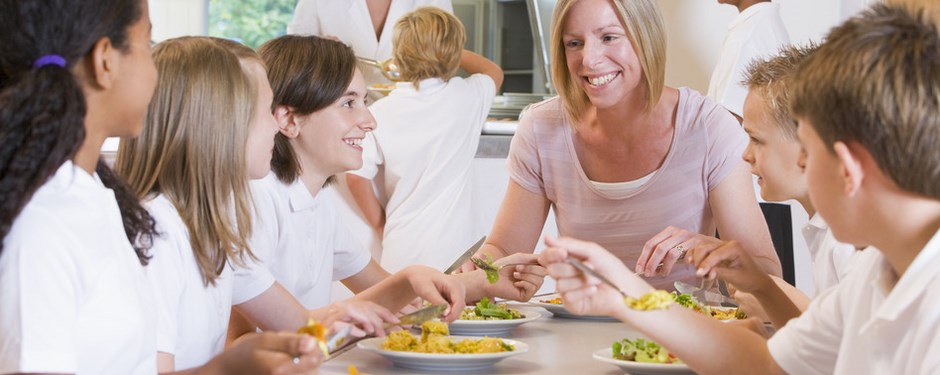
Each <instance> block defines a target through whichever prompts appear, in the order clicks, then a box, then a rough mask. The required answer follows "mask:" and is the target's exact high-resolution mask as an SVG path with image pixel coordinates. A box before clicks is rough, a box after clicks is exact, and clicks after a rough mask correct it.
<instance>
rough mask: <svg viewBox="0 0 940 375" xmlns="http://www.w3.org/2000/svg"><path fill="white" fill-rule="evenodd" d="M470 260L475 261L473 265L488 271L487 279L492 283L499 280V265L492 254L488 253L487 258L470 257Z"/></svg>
mask: <svg viewBox="0 0 940 375" xmlns="http://www.w3.org/2000/svg"><path fill="white" fill-rule="evenodd" d="M470 261H471V262H473V265H475V266H477V268H479V269H481V270H483V272H485V273H486V281H489V282H490V284H496V282H497V281H499V267H498V266H497V265H495V264H493V256H492V255H490V254H486V259H483V258H470Z"/></svg>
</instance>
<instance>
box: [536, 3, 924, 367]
mask: <svg viewBox="0 0 940 375" xmlns="http://www.w3.org/2000/svg"><path fill="white" fill-rule="evenodd" d="M937 56H940V33H938V29H937V26H936V24H934V23H932V22H931V19H930V18H929V16H926V15H924V13H923V12H915V11H914V10H912V9H908V8H905V7H890V6H886V5H880V4H879V5H875V6H874V7H872V8H871V9H870V10H867V11H865V12H862V13H861V14H860V15H858V16H856V17H854V18H852V19H849V20H848V21H846V23H844V24H843V25H841V26H838V27H836V28H834V29H833V30H832V32H831V33H830V34H829V36H828V37H827V38H826V43H825V44H823V45H821V46H820V47H819V49H818V50H817V51H816V52H815V53H814V54H813V55H812V56H811V57H809V58H808V60H807V61H806V62H804V63H803V64H801V66H800V68H799V69H798V70H797V73H796V75H795V77H796V78H795V79H794V82H793V86H792V91H791V93H792V104H791V109H792V113H793V115H794V117H796V118H797V119H799V124H800V125H799V128H798V130H797V136H798V138H799V140H800V143H801V145H802V146H803V150H804V152H805V154H806V156H805V160H806V177H807V183H808V186H809V193H810V197H811V200H812V202H813V205H814V207H815V208H816V209H817V210H818V211H819V214H820V215H822V216H823V217H825V218H826V220H827V222H828V223H829V225H830V227H831V229H832V231H833V233H834V234H835V237H836V238H837V239H838V240H840V241H842V242H846V243H851V244H853V245H856V246H864V245H871V246H872V248H871V249H869V250H866V251H864V252H862V253H860V254H858V256H857V258H856V259H854V260H853V263H852V268H851V270H850V271H849V273H848V274H847V275H846V276H845V278H844V279H843V280H842V281H841V282H840V283H839V284H838V285H837V286H836V287H834V288H831V289H829V290H827V291H825V292H823V293H822V294H821V295H819V296H817V297H816V299H815V300H814V301H813V302H812V304H811V305H810V306H809V309H808V310H807V311H806V312H805V313H804V314H803V315H801V316H800V317H798V318H796V319H794V320H791V321H790V323H788V324H787V325H786V326H784V327H783V328H782V329H780V330H779V331H778V332H777V333H776V334H775V335H774V336H773V337H772V338H771V339H769V340H767V339H765V338H763V337H762V336H760V335H758V334H756V333H754V332H752V331H749V330H747V329H746V328H742V327H737V326H728V325H723V324H721V323H720V322H717V321H714V320H712V319H711V318H709V317H706V316H704V315H700V314H697V313H695V312H693V311H691V310H689V309H685V308H682V307H678V306H673V307H669V308H666V309H663V310H657V311H642V312H641V311H633V310H630V309H628V308H627V307H626V306H625V305H624V303H623V297H622V296H621V295H620V293H618V292H617V291H615V290H613V289H612V288H609V287H606V286H604V285H599V283H598V282H597V281H596V280H594V279H588V278H585V277H584V275H583V274H582V273H580V272H579V271H578V270H577V269H575V268H574V267H572V266H570V265H569V264H568V263H566V262H565V258H567V257H568V256H573V257H577V258H581V259H585V260H586V261H588V262H590V264H592V265H593V266H594V267H595V269H596V270H597V271H599V272H600V273H602V274H604V275H606V276H608V277H611V278H613V279H614V280H615V281H614V282H615V283H617V284H619V286H620V287H621V289H622V290H624V291H625V292H626V293H628V294H629V295H634V296H640V295H643V294H644V293H647V292H649V291H650V290H651V287H650V286H649V285H648V284H646V283H645V282H644V281H643V280H642V279H641V278H639V277H637V276H635V275H633V274H632V273H630V272H629V271H628V270H627V269H626V267H624V266H623V265H622V264H620V263H618V262H614V261H610V260H615V259H616V258H615V257H614V256H613V255H611V254H610V253H609V252H607V251H605V250H604V249H602V248H600V247H599V246H597V245H594V244H590V243H586V242H581V241H578V240H574V239H559V240H551V239H549V240H548V241H547V242H548V243H549V245H550V246H551V247H550V248H548V249H546V250H545V252H543V253H542V256H541V258H540V261H541V262H542V263H543V264H546V265H548V267H549V274H551V275H552V276H553V277H555V278H557V279H558V283H557V284H556V285H557V287H558V290H559V291H561V292H562V295H563V298H565V308H567V309H569V310H571V311H573V312H577V313H585V314H587V313H589V314H592V315H598V314H605V315H612V316H616V317H617V318H619V319H621V320H624V321H626V322H629V323H630V325H631V326H632V327H634V328H635V329H638V330H640V331H642V332H643V333H644V334H646V335H647V336H649V338H650V339H652V340H654V341H656V342H659V343H660V344H662V345H663V346H664V347H666V348H669V350H670V351H671V352H672V353H674V354H675V355H677V356H678V357H679V358H680V359H682V360H683V361H684V362H685V363H687V364H688V365H689V366H690V367H691V368H692V369H693V370H695V371H696V372H700V373H724V372H731V371H733V372H735V373H762V374H767V373H775V374H776V373H779V374H782V373H791V374H859V373H871V374H937V373H940V335H937V332H938V330H940V289H938V288H933V287H932V286H935V285H938V283H940V272H938V270H940V185H938V184H937V183H936V182H937V181H940V148H938V147H936V145H937V139H940V102H938V100H937V93H938V92H940V60H938V59H937ZM697 250H698V249H695V250H692V251H690V252H689V255H690V256H691V257H692V259H693V262H694V263H695V264H696V265H697V267H698V268H699V274H700V275H705V274H708V273H711V272H713V271H716V272H717V274H718V276H722V275H728V274H732V273H748V274H752V275H753V276H754V278H755V282H756V283H758V284H759V283H763V284H765V285H766V284H768V283H772V281H771V280H770V278H769V277H768V276H766V275H764V274H762V273H760V272H752V271H751V270H754V269H756V266H755V265H754V264H753V260H751V259H750V258H749V257H747V256H742V257H739V258H737V259H733V260H732V261H727V260H725V261H723V262H722V263H719V264H713V263H711V262H710V261H709V259H711V257H710V256H709V257H703V255H709V254H711V253H709V254H703V253H704V252H700V251H697ZM716 251H721V248H719V249H718V250H716ZM712 253H714V252H712ZM767 290H768V291H770V293H776V292H775V291H779V289H775V288H768V289H767ZM690 337H699V338H701V339H699V340H689V338H690ZM703 340H704V341H703ZM706 341H707V343H708V344H707V345H702V343H703V342H706Z"/></svg>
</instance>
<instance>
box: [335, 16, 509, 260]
mask: <svg viewBox="0 0 940 375" xmlns="http://www.w3.org/2000/svg"><path fill="white" fill-rule="evenodd" d="M465 40H466V36H465V34H464V30H463V25H461V24H460V21H459V20H458V19H457V18H456V17H454V16H453V15H452V14H450V13H448V12H446V11H443V10H441V9H438V8H433V7H423V8H418V9H417V10H415V11H413V12H411V13H408V14H405V15H404V16H402V17H401V18H399V20H398V22H397V23H396V24H395V34H394V39H393V40H392V45H393V47H392V54H393V56H394V59H395V62H396V63H397V64H398V67H399V69H400V71H401V77H402V82H398V83H397V85H396V87H395V89H394V90H392V92H391V93H390V94H389V95H388V97H386V98H383V99H380V100H378V101H377V102H376V103H375V104H373V105H372V106H371V107H370V109H371V110H372V114H373V115H374V116H375V121H376V123H377V124H378V126H377V127H376V129H375V131H373V132H372V135H373V137H374V138H370V137H366V140H365V142H364V144H363V149H364V151H363V166H362V168H361V169H360V170H358V171H356V172H352V173H353V174H354V175H353V174H350V175H347V183H348V184H349V187H350V190H351V191H352V193H353V196H354V197H355V199H356V202H357V203H358V204H359V206H360V208H361V209H362V210H363V212H364V213H365V216H366V218H367V220H368V221H369V222H370V224H371V225H372V226H373V227H375V228H376V229H377V230H379V232H380V233H382V234H383V238H382V259H381V265H382V267H384V268H385V269H387V270H388V271H389V272H395V271H398V270H400V269H402V268H404V267H405V266H408V265H411V264H423V265H427V266H430V267H432V268H435V269H444V268H446V267H447V266H448V265H449V264H450V263H452V262H453V261H454V260H455V259H457V257H458V256H459V255H460V254H461V253H462V252H463V251H464V249H466V248H467V247H468V246H470V245H471V244H473V243H474V242H476V241H477V239H478V238H479V237H480V235H481V234H482V232H483V230H482V228H477V226H479V224H478V222H479V215H480V214H479V213H478V212H477V208H476V206H475V205H474V204H473V202H472V186H473V184H472V181H471V176H472V175H471V167H472V162H473V158H474V155H476V149H477V145H478V144H479V141H480V130H481V128H482V127H483V122H484V121H485V119H486V116H487V114H488V113H489V110H490V106H491V105H492V102H493V97H494V96H495V95H496V93H497V92H498V91H499V87H500V85H501V84H502V80H503V72H502V70H501V69H500V68H499V66H498V65H496V64H495V63H493V62H492V61H490V60H487V59H486V58H484V57H482V56H480V55H477V54H475V53H472V52H469V51H465V50H463V45H464V41H465ZM458 68H463V69H464V70H466V71H467V72H469V73H471V76H470V77H468V78H460V77H455V74H456V73H457V69H458ZM373 139H374V143H372V142H370V141H371V140H373ZM377 176H378V177H380V178H379V181H382V180H384V186H380V190H384V191H385V194H386V195H387V196H388V203H387V204H386V206H385V207H384V211H383V208H382V207H381V206H380V205H379V203H378V200H377V199H376V197H375V195H374V194H373V191H372V185H371V184H370V183H369V181H367V180H366V179H368V180H371V179H374V178H376V177H377ZM382 177H384V179H383V178H382ZM383 227H384V228H383Z"/></svg>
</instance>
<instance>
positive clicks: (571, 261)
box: [565, 258, 630, 298]
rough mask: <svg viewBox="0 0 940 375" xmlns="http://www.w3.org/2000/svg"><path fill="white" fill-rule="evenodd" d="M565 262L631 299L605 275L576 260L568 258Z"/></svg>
mask: <svg viewBox="0 0 940 375" xmlns="http://www.w3.org/2000/svg"><path fill="white" fill-rule="evenodd" d="M565 262H568V264H570V265H572V266H574V268H577V269H579V270H581V272H584V273H586V274H588V275H591V276H593V277H595V278H597V279H598V280H600V281H601V282H602V283H604V284H607V285H608V286H610V287H611V288H614V290H616V291H618V292H620V294H621V295H622V296H623V297H624V298H627V297H630V296H629V295H628V294H627V292H624V291H623V289H620V287H619V286H617V284H614V282H613V281H610V279H608V278H606V277H604V275H601V274H599V273H597V271H595V270H593V269H591V268H590V267H588V266H586V265H584V263H581V261H580V260H577V259H575V258H568V259H565Z"/></svg>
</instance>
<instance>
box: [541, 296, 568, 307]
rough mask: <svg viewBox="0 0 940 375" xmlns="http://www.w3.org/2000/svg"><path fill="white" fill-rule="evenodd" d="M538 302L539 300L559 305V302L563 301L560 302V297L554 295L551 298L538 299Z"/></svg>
mask: <svg viewBox="0 0 940 375" xmlns="http://www.w3.org/2000/svg"><path fill="white" fill-rule="evenodd" d="M539 302H541V303H549V304H552V305H560V304H562V303H563V302H561V297H555V298H552V299H540V300H539Z"/></svg>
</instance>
